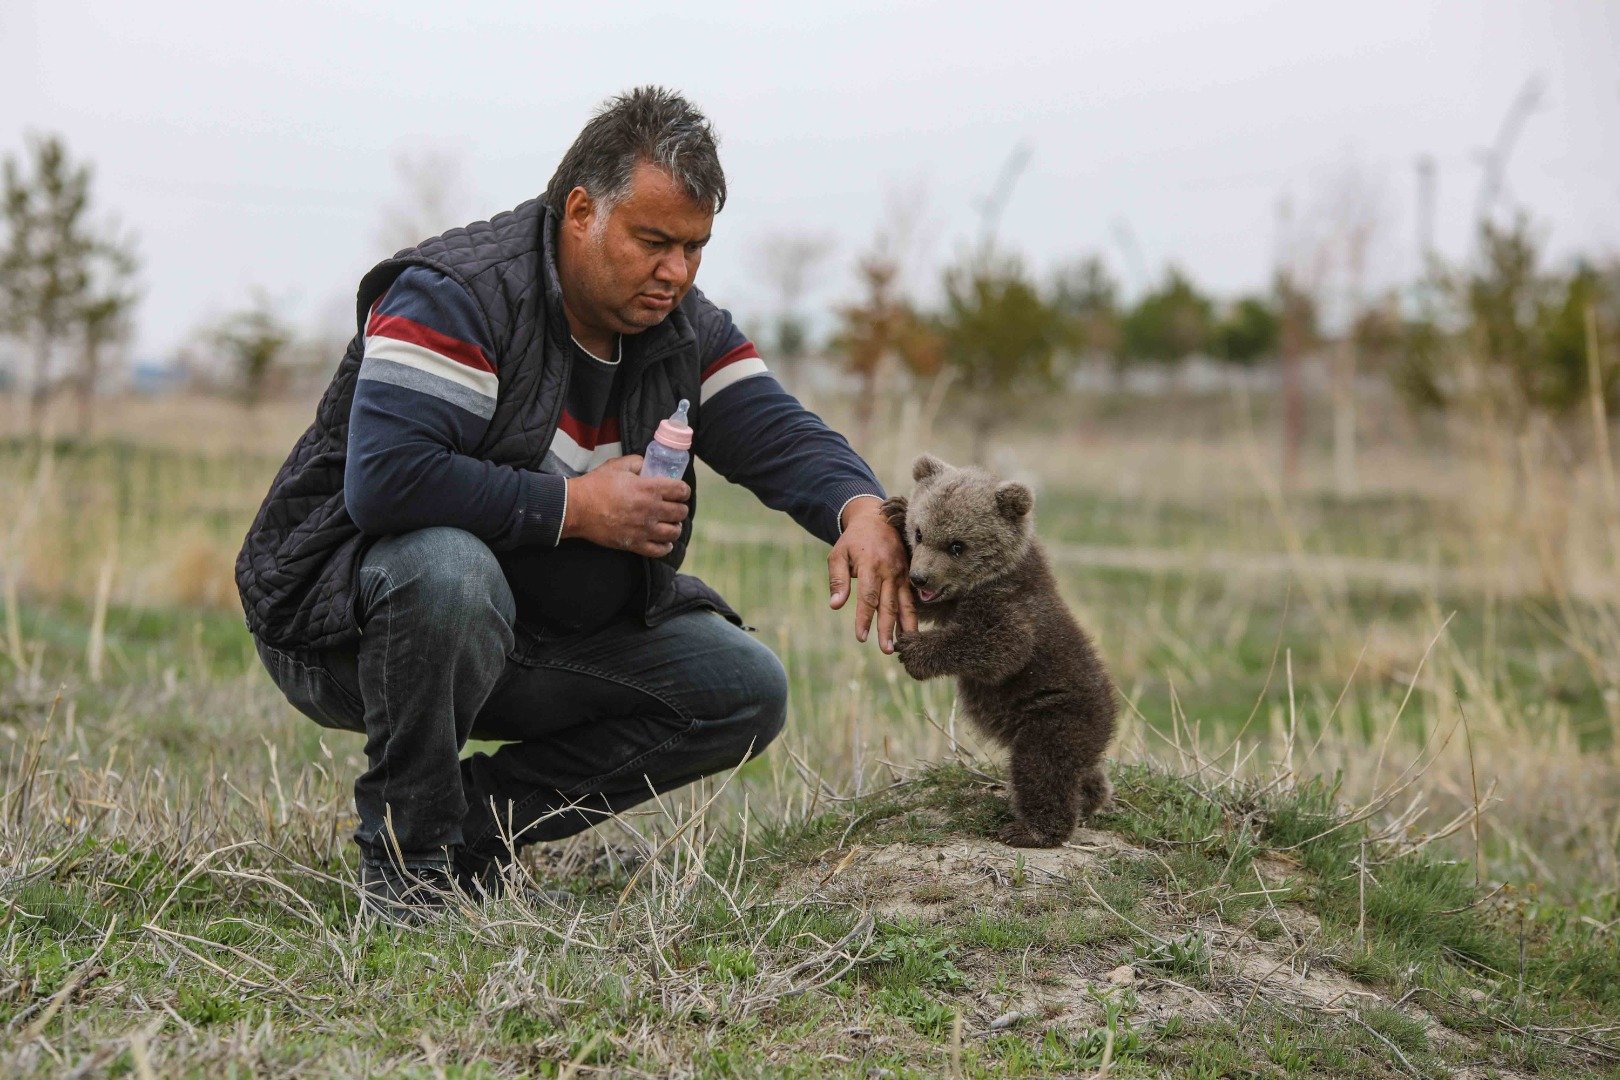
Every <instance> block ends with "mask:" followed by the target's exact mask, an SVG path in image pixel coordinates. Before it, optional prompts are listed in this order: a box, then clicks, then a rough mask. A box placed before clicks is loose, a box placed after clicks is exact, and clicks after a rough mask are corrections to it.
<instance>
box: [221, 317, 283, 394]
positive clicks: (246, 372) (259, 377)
mask: <svg viewBox="0 0 1620 1080" xmlns="http://www.w3.org/2000/svg"><path fill="white" fill-rule="evenodd" d="M212 337H213V341H214V344H215V345H217V346H218V347H219V348H220V349H222V350H223V351H224V352H225V354H226V357H227V358H228V360H229V361H230V368H231V375H232V382H233V383H234V385H235V387H236V393H237V396H238V399H239V400H240V401H241V402H242V404H243V406H244V407H246V408H247V409H248V410H249V411H252V410H254V409H256V408H258V406H259V403H260V402H261V401H263V400H264V397H265V392H266V390H267V389H268V388H269V386H270V383H271V377H272V375H273V374H274V373H275V370H276V368H277V366H278V364H279V363H280V361H281V359H282V355H283V354H284V353H285V352H286V350H287V347H288V346H289V345H291V344H292V340H293V333H292V329H291V328H290V327H289V326H288V325H287V324H286V322H285V321H284V320H283V319H282V317H281V316H280V314H279V313H278V312H277V311H276V310H275V307H274V305H273V304H272V303H271V301H270V299H269V297H267V296H264V295H263V294H261V295H259V296H258V297H257V298H256V300H255V302H254V306H253V307H251V308H247V309H245V310H243V311H239V312H237V313H236V314H234V315H231V316H229V317H227V318H226V319H225V321H224V322H222V323H221V324H220V325H219V327H218V328H217V329H216V330H215V331H214V333H213V335H212Z"/></svg>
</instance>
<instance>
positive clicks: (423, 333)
mask: <svg viewBox="0 0 1620 1080" xmlns="http://www.w3.org/2000/svg"><path fill="white" fill-rule="evenodd" d="M366 336H367V337H385V338H392V339H393V340H395V341H404V342H409V343H410V344H412V345H420V346H422V348H424V349H431V350H432V351H434V352H436V353H438V354H439V355H440V356H446V357H449V358H450V359H451V360H454V361H455V362H456V363H458V364H462V365H464V366H466V367H470V368H472V369H474V370H475V371H487V372H489V373H490V374H491V375H493V374H495V365H494V364H491V363H490V362H489V358H488V357H486V356H485V355H484V350H483V349H481V348H479V347H478V346H477V345H474V344H472V343H471V342H469V341H462V340H460V339H459V338H453V337H451V336H450V335H449V334H441V333H440V332H439V331H437V330H435V329H433V327H431V326H423V325H422V324H421V323H419V322H416V321H415V320H414V319H407V318H405V317H404V316H403V315H383V314H380V313H374V314H373V315H372V316H371V320H370V321H369V322H368V323H366Z"/></svg>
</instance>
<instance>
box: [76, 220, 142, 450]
mask: <svg viewBox="0 0 1620 1080" xmlns="http://www.w3.org/2000/svg"><path fill="white" fill-rule="evenodd" d="M138 267H139V263H138V261H137V260H136V257H135V250H134V245H133V243H130V242H124V243H121V244H114V245H112V246H110V247H109V248H108V249H107V251H106V253H105V257H104V258H103V259H102V260H100V265H99V266H98V267H97V272H96V273H94V274H93V275H92V277H93V280H92V281H91V283H90V285H89V287H88V288H87V289H86V295H85V297H84V299H83V302H82V303H81V304H80V306H79V311H78V318H79V363H78V370H77V371H76V372H75V373H74V379H73V392H74V396H75V397H76V398H77V399H78V407H79V434H80V436H81V437H83V438H89V437H90V436H91V435H92V434H93V428H94V426H95V400H96V391H97V389H98V388H99V386H100V384H101V378H102V364H103V361H104V358H105V353H106V350H107V349H108V348H109V347H112V346H115V345H117V344H119V343H120V342H123V341H125V340H127V339H128V337H129V333H130V315H131V313H132V312H133V311H134V310H135V304H136V302H137V301H138V300H139V299H140V293H139V291H138V290H137V289H136V286H135V272H136V270H137V269H138Z"/></svg>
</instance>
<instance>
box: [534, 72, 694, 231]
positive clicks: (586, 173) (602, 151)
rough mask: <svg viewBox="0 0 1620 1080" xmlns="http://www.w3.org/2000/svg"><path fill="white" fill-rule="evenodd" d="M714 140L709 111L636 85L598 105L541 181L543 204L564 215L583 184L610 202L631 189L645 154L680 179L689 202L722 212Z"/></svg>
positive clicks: (601, 200)
mask: <svg viewBox="0 0 1620 1080" xmlns="http://www.w3.org/2000/svg"><path fill="white" fill-rule="evenodd" d="M718 142H719V140H718V138H717V137H716V136H715V134H714V128H713V126H712V125H710V123H709V119H708V117H706V116H704V115H703V114H702V113H701V112H699V111H698V109H697V107H696V106H694V105H693V104H692V103H691V102H690V101H687V100H686V99H685V98H684V97H682V96H681V95H680V94H677V93H676V92H675V91H673V90H666V89H664V88H663V87H661V86H640V87H637V88H636V89H634V90H631V91H629V92H628V93H624V94H619V95H617V96H615V97H611V98H609V99H608V100H607V101H606V102H605V103H603V105H602V107H601V108H599V109H597V110H596V114H595V115H594V116H592V117H591V119H590V122H589V123H587V124H586V125H585V129H584V130H583V131H581V132H580V133H579V138H577V139H575V140H574V145H572V146H570V147H569V148H568V153H566V154H564V155H563V159H562V163H561V164H559V165H558V166H557V171H556V173H554V174H553V175H552V177H551V183H550V184H547V185H546V205H547V206H549V207H550V208H551V212H552V213H553V214H556V215H557V216H558V217H561V216H562V212H563V206H564V204H565V203H567V201H568V193H569V192H570V191H573V190H574V189H575V188H576V187H582V188H584V189H585V191H586V193H587V194H589V195H590V197H591V198H592V199H594V200H596V201H597V202H599V203H602V204H604V205H605V206H606V207H608V208H611V207H612V206H613V205H614V204H615V203H617V202H618V201H619V200H620V199H622V198H624V197H625V196H626V195H628V194H629V193H630V177H631V174H632V173H634V172H635V168H636V165H637V164H639V163H640V162H643V161H646V162H650V163H652V164H653V165H656V166H658V167H659V168H660V169H663V170H664V171H665V172H667V173H669V175H671V176H673V177H674V178H675V179H676V180H678V181H679V182H680V185H681V187H683V188H685V189H686V193H687V194H688V195H690V196H691V197H692V200H693V201H694V202H696V203H698V204H699V205H702V206H712V207H713V208H714V212H715V213H719V212H720V210H721V208H722V207H724V206H725V205H726V174H725V173H724V172H723V171H722V170H721V168H720V154H719V151H718V148H717V144H718Z"/></svg>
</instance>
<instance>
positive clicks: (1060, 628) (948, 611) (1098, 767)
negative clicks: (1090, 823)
mask: <svg viewBox="0 0 1620 1080" xmlns="http://www.w3.org/2000/svg"><path fill="white" fill-rule="evenodd" d="M912 478H913V479H914V480H916V482H917V483H916V487H915V488H914V489H913V490H912V493H911V497H910V498H909V499H907V498H905V497H894V498H891V499H889V500H888V501H887V502H886V503H885V504H884V511H885V513H886V515H887V517H888V520H889V522H890V524H892V525H893V526H894V527H895V528H896V529H899V530H900V532H901V535H902V536H903V537H904V538H905V542H906V548H907V550H908V551H909V552H910V554H911V584H912V586H913V588H914V590H915V592H916V595H917V600H918V602H919V603H918V608H917V615H918V619H919V621H920V622H921V623H922V624H923V626H924V627H925V629H919V630H918V631H917V632H915V633H911V634H901V635H900V637H899V639H898V640H897V641H896V643H895V644H896V652H897V653H898V654H899V657H900V662H901V663H902V664H904V665H905V669H906V671H907V673H908V674H910V675H911V677H912V678H914V679H932V678H935V677H937V676H941V675H953V676H955V677H956V680H957V702H958V704H959V706H960V707H961V709H962V711H963V712H964V713H965V714H966V715H967V717H968V718H969V719H970V720H972V721H973V723H974V724H975V725H976V726H977V727H978V728H979V729H980V730H982V731H983V732H984V733H985V734H986V735H987V736H989V737H990V738H991V739H992V740H994V741H995V742H997V743H999V744H1001V745H1002V746H1005V747H1007V749H1008V750H1009V751H1010V775H1011V781H1012V812H1013V817H1014V820H1013V822H1012V823H1011V824H1009V825H1008V826H1006V828H1004V829H1002V831H1001V834H1000V839H1001V840H1002V841H1003V842H1005V843H1008V844H1011V845H1013V846H1015V847H1055V846H1056V845H1058V844H1061V843H1063V842H1064V841H1065V840H1067V839H1068V838H1069V836H1070V834H1072V833H1073V831H1074V827H1075V823H1076V821H1077V820H1078V819H1079V818H1080V817H1081V816H1082V815H1085V814H1090V813H1092V812H1093V811H1095V810H1097V809H1098V808H1099V807H1101V806H1102V805H1103V804H1105V803H1106V802H1107V801H1108V799H1109V797H1110V795H1111V794H1112V792H1113V789H1112V787H1111V785H1110V784H1109V782H1108V778H1107V776H1106V775H1105V774H1104V773H1103V768H1102V764H1103V761H1102V758H1103V751H1104V750H1106V749H1107V747H1108V743H1109V740H1110V739H1112V738H1113V734H1114V714H1115V709H1116V705H1115V698H1114V684H1113V681H1112V680H1111V679H1110V678H1109V676H1108V671H1107V669H1106V668H1104V667H1103V663H1102V661H1101V660H1100V659H1099V658H1098V656H1097V652H1096V650H1095V649H1094V648H1093V646H1092V643H1091V639H1090V638H1089V637H1087V636H1086V633H1085V631H1084V630H1082V629H1081V628H1080V624H1079V623H1078V622H1076V621H1075V618H1074V616H1073V615H1072V614H1071V613H1070V612H1069V609H1068V607H1067V606H1066V605H1065V604H1064V603H1063V599H1062V598H1061V597H1060V596H1059V595H1058V588H1057V581H1056V580H1055V579H1054V578H1053V576H1052V570H1051V567H1050V566H1049V565H1048V563H1047V561H1046V554H1045V552H1043V551H1042V550H1041V545H1040V542H1039V541H1037V540H1036V539H1035V525H1034V513H1033V512H1034V507H1035V496H1034V494H1033V493H1032V492H1031V491H1030V490H1029V488H1027V487H1025V486H1024V485H1023V484H1018V483H1013V482H1010V481H1009V482H997V480H996V478H995V477H994V476H992V475H990V474H989V473H987V472H984V471H983V470H980V469H959V468H954V467H952V466H950V465H947V464H945V463H944V462H943V461H940V460H939V459H938V458H936V457H933V456H931V455H928V454H924V455H923V456H922V457H919V458H918V459H917V461H916V463H915V464H914V465H913V466H912Z"/></svg>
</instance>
